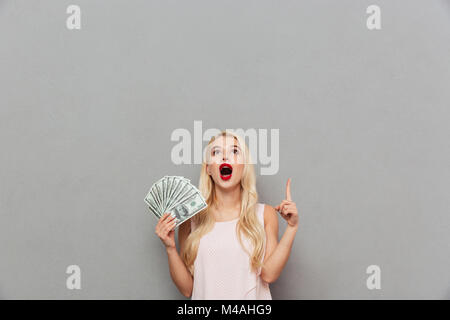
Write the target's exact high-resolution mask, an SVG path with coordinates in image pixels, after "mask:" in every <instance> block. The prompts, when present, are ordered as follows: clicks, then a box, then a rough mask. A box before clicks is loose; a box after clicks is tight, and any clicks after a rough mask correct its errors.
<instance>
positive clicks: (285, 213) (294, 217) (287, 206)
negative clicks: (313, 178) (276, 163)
mask: <svg viewBox="0 0 450 320" xmlns="http://www.w3.org/2000/svg"><path fill="white" fill-rule="evenodd" d="M275 210H276V211H278V212H279V213H280V214H281V216H282V217H283V218H284V219H285V220H286V221H287V223H288V225H289V226H291V227H298V220H299V219H298V211H297V206H296V204H295V202H294V201H292V198H291V178H289V179H288V181H287V183H286V199H284V200H283V201H281V203H280V204H279V205H278V206H276V207H275Z"/></svg>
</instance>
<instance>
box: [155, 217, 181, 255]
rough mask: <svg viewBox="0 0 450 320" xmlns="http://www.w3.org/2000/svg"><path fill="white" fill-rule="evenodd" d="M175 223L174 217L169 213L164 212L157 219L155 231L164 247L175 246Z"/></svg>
mask: <svg viewBox="0 0 450 320" xmlns="http://www.w3.org/2000/svg"><path fill="white" fill-rule="evenodd" d="M175 225H176V219H175V218H174V217H172V216H171V215H170V213H164V215H163V216H162V217H161V218H160V219H159V221H158V223H157V225H156V228H155V233H156V234H157V235H158V237H159V238H160V239H161V241H162V242H163V244H164V245H165V246H166V249H169V248H176V246H175Z"/></svg>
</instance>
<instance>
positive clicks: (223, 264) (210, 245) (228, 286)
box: [191, 203, 272, 300]
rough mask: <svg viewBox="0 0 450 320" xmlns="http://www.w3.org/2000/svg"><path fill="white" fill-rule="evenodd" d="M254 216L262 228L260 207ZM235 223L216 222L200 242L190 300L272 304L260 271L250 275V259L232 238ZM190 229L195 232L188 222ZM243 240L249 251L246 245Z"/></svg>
mask: <svg viewBox="0 0 450 320" xmlns="http://www.w3.org/2000/svg"><path fill="white" fill-rule="evenodd" d="M256 213H257V216H258V219H259V221H260V222H261V224H262V226H264V204H262V203H258V204H257V209H256ZM237 221H238V219H234V220H230V221H224V222H216V223H215V225H214V227H213V229H212V230H211V232H209V233H207V234H205V235H204V236H203V237H202V238H201V239H200V244H199V248H198V253H197V257H196V259H195V262H194V285H193V291H192V297H191V299H192V300H205V299H208V300H272V295H271V293H270V288H269V284H268V283H267V282H265V281H264V280H262V279H261V277H260V274H261V268H259V269H258V273H257V274H256V273H255V272H252V271H251V267H250V258H249V256H248V254H247V253H246V252H245V251H244V250H243V248H242V247H241V244H240V242H239V239H238V238H237V235H236V224H237ZM191 228H192V230H194V229H195V223H194V222H193V221H192V219H191ZM243 240H244V241H245V245H246V247H247V248H250V242H249V241H248V240H247V239H244V238H243ZM250 252H251V251H250Z"/></svg>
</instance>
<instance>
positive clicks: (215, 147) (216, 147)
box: [211, 144, 241, 151]
mask: <svg viewBox="0 0 450 320" xmlns="http://www.w3.org/2000/svg"><path fill="white" fill-rule="evenodd" d="M230 147H233V148H234V147H236V148H238V149H241V147H239V146H238V145H237V144H234V145H232V146H230ZM218 148H222V147H220V146H214V147H212V148H211V151H212V150H214V149H218Z"/></svg>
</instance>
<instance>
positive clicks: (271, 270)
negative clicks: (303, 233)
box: [261, 205, 298, 283]
mask: <svg viewBox="0 0 450 320" xmlns="http://www.w3.org/2000/svg"><path fill="white" fill-rule="evenodd" d="M264 225H265V231H266V236H267V238H266V239H267V242H266V254H265V258H264V267H263V268H262V270H261V278H262V279H263V280H264V281H266V282H268V283H272V282H275V281H276V280H277V279H278V277H279V276H280V274H281V271H283V269H284V266H285V265H286V262H287V261H288V259H289V255H290V253H291V248H292V244H293V242H294V238H295V234H296V233H297V229H298V225H297V226H291V225H289V224H288V225H287V227H286V230H285V232H284V234H283V237H282V238H281V240H280V242H279V243H278V215H277V212H276V211H275V209H274V208H273V207H271V206H268V205H266V206H265V209H264Z"/></svg>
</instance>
